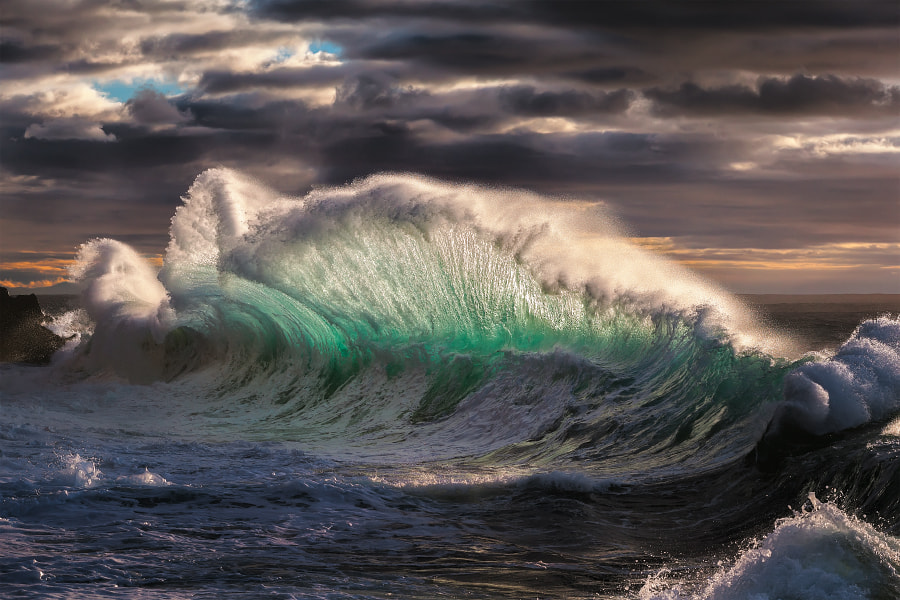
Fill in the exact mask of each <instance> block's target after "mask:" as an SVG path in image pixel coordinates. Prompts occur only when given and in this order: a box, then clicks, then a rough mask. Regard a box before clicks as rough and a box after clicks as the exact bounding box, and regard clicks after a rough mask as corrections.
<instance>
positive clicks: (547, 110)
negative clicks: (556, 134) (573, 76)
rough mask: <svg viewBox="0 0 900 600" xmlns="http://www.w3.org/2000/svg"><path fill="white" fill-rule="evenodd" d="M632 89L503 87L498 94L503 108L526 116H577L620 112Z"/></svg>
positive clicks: (629, 99) (629, 101)
mask: <svg viewBox="0 0 900 600" xmlns="http://www.w3.org/2000/svg"><path fill="white" fill-rule="evenodd" d="M633 99H634V93H633V92H632V91H631V90H616V91H615V92H609V93H589V92H583V91H578V90H565V91H562V92H552V91H546V92H537V91H535V89H534V88H533V87H531V86H516V87H509V88H504V89H503V90H501V92H500V103H501V104H502V106H503V108H504V109H506V110H508V111H510V112H512V113H515V114H520V115H528V116H541V117H545V116H556V115H562V116H580V115H584V114H591V113H598V112H599V113H606V112H611V113H616V112H623V111H625V110H627V109H628V107H629V106H630V105H631V101H632V100H633Z"/></svg>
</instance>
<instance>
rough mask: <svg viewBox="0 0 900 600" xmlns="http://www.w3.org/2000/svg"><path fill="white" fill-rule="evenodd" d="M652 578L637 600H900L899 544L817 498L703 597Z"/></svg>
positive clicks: (716, 579) (716, 578)
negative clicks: (791, 599)
mask: <svg viewBox="0 0 900 600" xmlns="http://www.w3.org/2000/svg"><path fill="white" fill-rule="evenodd" d="M667 575H669V573H668V572H662V573H659V574H657V575H655V576H653V577H651V578H650V579H649V580H648V581H647V583H646V584H645V585H644V587H643V588H642V589H641V591H640V594H639V598H640V599H641V600H685V599H687V598H691V599H702V600H731V599H737V598H741V599H745V598H804V599H806V600H842V599H845V600H851V599H853V600H856V599H859V598H896V597H900V540H897V539H896V538H892V537H890V536H887V535H884V534H882V533H880V532H879V531H877V530H876V529H875V528H873V527H872V526H871V525H868V524H866V523H864V522H862V521H860V520H858V519H856V518H855V517H852V516H850V515H847V514H846V513H844V512H842V511H841V510H840V509H839V508H838V507H837V506H835V505H834V504H832V503H830V502H824V503H823V502H820V501H819V500H818V499H817V498H816V496H815V494H812V493H811V494H810V495H809V500H808V502H807V503H806V505H805V506H804V507H803V509H802V510H800V511H797V512H795V513H794V515H793V516H792V517H788V518H786V519H782V520H780V521H778V522H777V523H776V526H775V529H774V531H772V532H771V533H770V534H768V535H767V536H765V537H764V538H763V539H762V540H759V541H758V542H756V543H755V544H754V545H753V547H751V548H750V549H748V550H746V551H745V552H743V553H742V554H741V555H740V556H739V557H738V558H737V560H736V561H735V562H734V564H732V565H731V566H728V567H724V566H723V567H721V568H720V570H719V571H718V572H717V573H716V574H715V575H713V576H712V577H711V578H710V579H709V580H708V581H707V582H706V584H705V587H701V589H699V590H698V589H694V590H691V589H688V584H686V583H680V584H674V585H672V583H671V581H670V580H669V579H668V577H667Z"/></svg>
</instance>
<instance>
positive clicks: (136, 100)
mask: <svg viewBox="0 0 900 600" xmlns="http://www.w3.org/2000/svg"><path fill="white" fill-rule="evenodd" d="M125 107H126V108H127V109H128V112H129V114H131V116H132V117H133V118H134V120H135V121H136V122H137V123H140V124H143V125H169V124H174V123H179V122H183V121H185V120H186V119H187V117H186V115H184V114H182V113H181V112H179V111H178V109H177V108H176V107H175V105H174V104H173V103H171V102H169V100H168V99H167V98H166V97H165V96H164V95H162V94H161V93H159V92H157V91H156V90H154V89H152V88H144V89H141V90H138V92H137V93H136V94H135V95H134V96H132V97H131V99H129V100H128V102H126V103H125Z"/></svg>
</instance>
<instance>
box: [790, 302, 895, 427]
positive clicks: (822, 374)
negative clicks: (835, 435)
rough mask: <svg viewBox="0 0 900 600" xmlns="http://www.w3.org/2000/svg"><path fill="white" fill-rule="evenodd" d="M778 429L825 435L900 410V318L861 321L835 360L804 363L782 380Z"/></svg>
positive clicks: (879, 418)
mask: <svg viewBox="0 0 900 600" xmlns="http://www.w3.org/2000/svg"><path fill="white" fill-rule="evenodd" d="M784 398H785V400H784V403H783V404H782V405H781V406H780V407H779V410H778V414H776V416H775V424H776V427H777V426H780V425H781V424H783V423H791V424H793V425H796V426H798V427H800V428H802V429H804V430H806V431H808V432H810V433H813V434H816V435H822V434H825V433H830V432H835V431H840V430H842V429H847V428H850V427H856V426H859V425H863V424H865V423H868V422H869V421H873V420H874V421H879V420H882V419H885V418H888V417H890V416H891V415H892V414H894V413H896V412H897V411H898V410H900V319H896V318H891V317H888V316H883V317H879V318H877V319H871V320H868V321H865V322H863V323H862V324H860V325H859V327H857V329H856V331H855V332H854V333H853V335H852V336H851V337H850V339H849V340H847V341H846V342H845V343H844V344H843V345H842V346H841V348H840V349H839V350H838V351H837V353H836V354H835V355H834V356H832V357H831V358H829V359H827V360H824V361H819V362H810V363H806V364H804V365H802V366H800V367H799V368H797V369H796V370H795V371H793V372H792V373H790V374H789V375H788V376H787V377H786V378H785V382H784Z"/></svg>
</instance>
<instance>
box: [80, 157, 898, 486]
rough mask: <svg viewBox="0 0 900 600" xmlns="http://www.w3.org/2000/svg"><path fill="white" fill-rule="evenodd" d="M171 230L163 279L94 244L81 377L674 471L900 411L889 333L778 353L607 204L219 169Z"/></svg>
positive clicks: (414, 434)
mask: <svg viewBox="0 0 900 600" xmlns="http://www.w3.org/2000/svg"><path fill="white" fill-rule="evenodd" d="M170 233H171V241H170V244H169V246H168V248H167V252H166V257H165V263H164V267H163V269H162V271H161V272H160V273H159V274H158V275H157V274H156V273H155V272H154V271H153V269H151V268H150V267H149V266H147V265H146V264H145V263H144V261H143V259H141V258H140V257H139V256H137V254H136V253H135V252H134V251H133V250H132V249H130V248H129V247H127V246H126V245H124V244H121V243H119V242H115V241H113V240H93V241H91V242H88V243H86V244H85V245H84V246H82V249H81V252H80V254H79V259H78V262H77V266H76V267H75V268H74V269H73V275H74V276H75V277H76V278H78V279H79V280H80V281H81V282H82V284H83V286H84V289H85V292H84V304H85V307H86V310H87V312H88V314H89V316H90V318H91V319H92V321H93V322H94V328H93V332H92V334H91V335H90V338H89V339H88V340H87V341H86V342H85V343H83V344H82V346H81V347H80V348H79V349H77V350H76V351H75V352H74V353H73V356H72V358H71V360H70V362H69V368H70V369H72V370H81V371H84V372H86V373H89V374H94V375H96V374H108V375H111V376H116V377H124V378H125V379H127V380H129V381H133V382H141V383H147V382H153V381H158V380H168V381H175V382H181V383H182V384H184V382H187V384H190V383H191V382H194V384H195V385H196V387H197V389H199V390H203V391H202V393H203V394H206V395H209V396H212V397H216V398H220V399H221V406H222V407H225V408H223V409H222V410H223V411H225V412H228V413H229V414H236V415H237V416H236V417H234V419H233V423H232V425H233V426H235V427H240V428H242V430H243V431H248V432H251V433H252V434H254V435H256V436H258V437H260V438H267V439H313V438H315V439H321V438H325V437H331V438H336V439H340V440H341V441H342V443H348V444H351V445H352V444H357V445H363V446H365V445H366V444H375V443H380V442H384V441H390V442H392V443H400V444H401V445H402V446H404V447H406V448H410V449H412V448H416V447H420V446H421V445H422V443H423V440H427V442H428V444H429V445H430V446H431V447H432V448H434V449H433V450H432V452H433V453H434V456H433V457H434V458H440V457H449V456H463V455H465V456H480V457H482V460H484V461H486V462H490V463H492V464H504V463H506V464H514V463H524V462H528V463H530V464H546V465H556V466H559V465H564V464H574V463H576V462H577V463H587V464H590V465H591V468H592V469H594V470H596V471H597V472H598V473H599V472H603V473H609V474H611V475H616V474H617V473H623V474H624V473H626V472H628V471H633V470H634V464H635V461H637V462H638V463H640V464H641V465H643V466H642V469H643V471H645V472H656V473H663V472H665V470H666V469H669V468H673V466H674V465H684V464H690V465H691V467H692V468H694V469H700V470H703V469H713V468H716V467H717V466H719V465H721V464H723V463H727V462H728V461H732V460H734V459H735V457H738V456H743V455H746V454H748V453H750V452H752V451H753V449H754V445H755V444H756V443H757V441H758V440H760V438H764V441H765V444H766V448H775V447H777V448H780V444H782V443H783V441H784V439H785V438H786V437H789V435H788V434H789V433H790V432H792V431H795V430H797V429H799V430H802V431H805V432H808V433H809V434H811V435H813V436H821V435H824V434H827V433H829V432H834V431H840V430H841V429H845V428H847V427H854V426H858V425H860V424H864V423H867V422H869V421H871V420H879V419H884V418H886V417H888V416H890V415H892V414H894V413H896V412H897V410H898V405H900V400H898V395H900V394H898V389H900V375H898V374H900V366H898V365H900V359H898V351H900V335H898V334H897V331H898V330H900V325H898V321H897V320H896V319H891V318H888V317H885V318H883V319H881V320H876V321H873V322H870V324H864V325H863V326H861V328H860V329H859V330H858V331H857V333H856V334H854V337H853V338H852V339H851V340H849V341H848V342H847V344H845V346H844V347H843V348H842V349H841V350H840V351H839V352H838V353H837V354H836V355H835V356H833V357H831V358H830V359H827V360H824V361H822V360H813V359H812V358H809V357H807V358H802V359H800V360H799V361H796V360H794V361H792V360H788V359H775V358H773V356H777V355H778V354H784V353H787V350H788V348H787V346H786V345H785V343H784V340H780V339H778V338H777V336H774V335H772V334H771V333H767V332H765V331H764V330H761V329H760V328H759V327H757V326H755V325H754V324H753V322H752V319H751V318H750V317H749V314H748V312H747V311H745V310H744V309H743V308H742V306H741V305H740V304H739V303H738V302H737V301H736V300H734V299H733V298H732V297H731V296H730V295H728V294H726V293H725V292H723V291H722V290H719V289H717V288H715V287H714V286H712V285H711V284H708V283H706V282H703V281H700V280H698V279H697V278H696V276H694V275H692V274H690V273H689V272H687V271H685V270H683V269H681V268H679V267H677V266H675V265H673V264H671V263H668V262H665V261H663V260H661V259H659V258H657V257H654V256H652V255H649V254H647V253H645V252H643V251H641V250H640V249H638V248H636V247H634V246H633V245H631V244H629V243H628V241H627V239H625V238H624V237H622V235H620V234H619V232H618V229H617V227H616V225H615V223H614V221H612V220H611V219H610V218H609V217H608V216H606V215H605V214H604V212H603V210H602V207H598V206H596V205H590V204H586V203H579V202H575V201H569V202H560V201H551V200H548V199H546V198H541V197H537V196H534V195H529V194H525V193H522V192H513V191H502V190H500V191H498V190H488V189H484V188H478V187H475V186H454V185H449V184H443V183H440V182H436V181H433V180H428V179H424V178H420V177H414V176H398V175H380V176H375V177H372V178H369V179H367V180H364V181H361V182H356V183H354V184H353V185H351V186H346V187H341V188H321V189H317V190H314V191H313V192H310V193H309V194H307V195H306V196H304V197H302V198H288V197H283V196H281V195H279V194H277V193H275V192H273V191H271V190H268V189H267V188H265V187H264V186H262V185H260V184H258V183H256V182H254V181H253V180H251V179H249V178H247V177H246V176H244V175H242V174H240V173H237V172H234V171H230V170H223V169H218V170H212V171H207V172H205V173H203V174H201V175H200V176H199V177H198V178H197V181H196V182H195V183H194V185H193V186H192V187H191V189H190V190H189V191H188V193H187V195H186V196H185V198H184V205H183V206H181V207H179V209H178V210H177V212H176V214H175V216H174V217H173V219H172V226H171V231H170ZM783 390H786V391H783ZM238 406H245V407H250V408H247V409H246V410H245V411H244V412H243V413H241V411H240V410H237V409H236V408H235V407H238ZM241 415H243V416H241ZM764 434H765V435H764ZM304 436H306V437H305V438H304ZM764 450H765V448H764ZM780 451H781V450H779V452H780Z"/></svg>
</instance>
